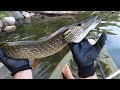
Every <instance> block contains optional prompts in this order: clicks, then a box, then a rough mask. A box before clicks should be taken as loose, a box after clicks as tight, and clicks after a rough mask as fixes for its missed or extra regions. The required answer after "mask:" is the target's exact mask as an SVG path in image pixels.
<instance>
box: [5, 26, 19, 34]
mask: <svg viewBox="0 0 120 90" xmlns="http://www.w3.org/2000/svg"><path fill="white" fill-rule="evenodd" d="M16 29H17V27H16V26H15V25H12V26H6V27H5V28H4V31H5V32H8V33H9V32H13V31H15V30H16Z"/></svg>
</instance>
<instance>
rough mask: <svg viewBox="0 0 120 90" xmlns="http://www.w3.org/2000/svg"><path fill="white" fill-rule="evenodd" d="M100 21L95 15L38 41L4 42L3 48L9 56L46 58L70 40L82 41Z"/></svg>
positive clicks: (31, 58)
mask: <svg viewBox="0 0 120 90" xmlns="http://www.w3.org/2000/svg"><path fill="white" fill-rule="evenodd" d="M99 22H100V19H97V16H94V17H91V18H88V19H86V20H84V21H81V22H79V23H77V24H73V25H69V26H66V27H62V28H60V29H59V30H58V31H56V32H54V33H52V34H51V35H49V36H46V37H43V38H41V39H39V40H37V41H17V42H4V44H3V45H2V48H3V49H4V51H5V53H6V54H7V55H8V56H9V57H13V58H16V59H21V60H22V59H29V60H33V59H35V58H44V57H47V56H50V55H53V54H55V53H57V52H59V51H60V50H61V49H63V48H64V47H65V46H66V45H67V44H68V43H70V42H74V43H78V42H80V41H81V40H82V39H83V38H84V37H85V36H86V35H87V34H88V32H89V31H90V30H92V29H94V28H95V27H96V26H97V25H98V24H99ZM78 25H79V26H78Z"/></svg>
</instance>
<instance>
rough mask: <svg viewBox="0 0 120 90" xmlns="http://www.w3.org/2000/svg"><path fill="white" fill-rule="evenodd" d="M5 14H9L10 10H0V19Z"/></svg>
mask: <svg viewBox="0 0 120 90" xmlns="http://www.w3.org/2000/svg"><path fill="white" fill-rule="evenodd" d="M6 16H10V11H0V19H2V18H3V17H6Z"/></svg>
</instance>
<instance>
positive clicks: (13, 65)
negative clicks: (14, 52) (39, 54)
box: [0, 48, 32, 76]
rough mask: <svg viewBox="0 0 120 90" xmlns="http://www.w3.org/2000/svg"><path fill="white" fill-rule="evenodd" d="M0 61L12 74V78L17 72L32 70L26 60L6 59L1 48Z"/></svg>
mask: <svg viewBox="0 0 120 90" xmlns="http://www.w3.org/2000/svg"><path fill="white" fill-rule="evenodd" d="M0 61H1V62H2V63H3V64H4V65H5V66H6V67H7V68H8V69H9V70H10V71H11V72H12V73H11V75H12V76H14V75H15V74H16V73H17V72H19V71H23V70H27V69H32V68H31V67H30V65H29V61H28V60H27V59H15V58H12V57H8V56H7V55H6V54H5V52H4V50H3V49H2V48H0Z"/></svg>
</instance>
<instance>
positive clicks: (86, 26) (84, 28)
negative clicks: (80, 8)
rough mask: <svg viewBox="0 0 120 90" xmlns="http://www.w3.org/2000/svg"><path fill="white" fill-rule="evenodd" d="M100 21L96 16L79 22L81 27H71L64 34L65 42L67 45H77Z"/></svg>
mask: <svg viewBox="0 0 120 90" xmlns="http://www.w3.org/2000/svg"><path fill="white" fill-rule="evenodd" d="M100 21H101V19H98V16H93V17H90V18H88V19H86V20H83V21H81V22H80V23H81V26H73V27H71V28H70V29H68V30H67V31H66V32H65V33H64V36H65V37H64V38H65V40H66V41H67V42H68V43H71V42H73V43H79V42H80V41H82V39H83V38H84V37H86V35H87V34H88V33H89V32H90V31H91V30H92V29H94V28H95V27H96V26H97V25H98V24H99V23H100ZM80 23H79V24H80Z"/></svg>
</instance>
